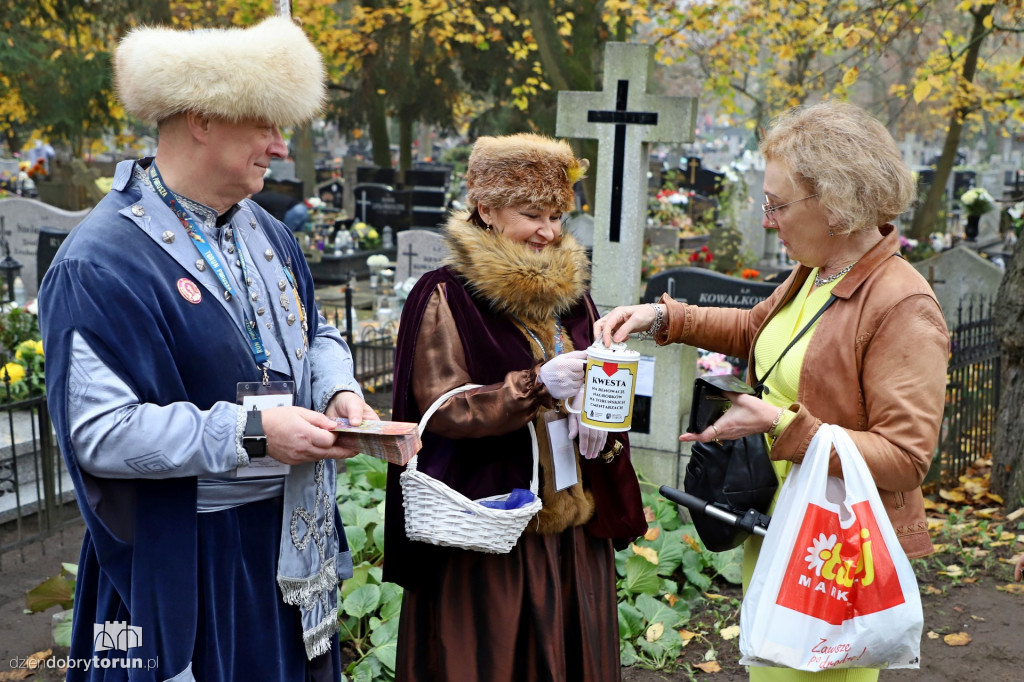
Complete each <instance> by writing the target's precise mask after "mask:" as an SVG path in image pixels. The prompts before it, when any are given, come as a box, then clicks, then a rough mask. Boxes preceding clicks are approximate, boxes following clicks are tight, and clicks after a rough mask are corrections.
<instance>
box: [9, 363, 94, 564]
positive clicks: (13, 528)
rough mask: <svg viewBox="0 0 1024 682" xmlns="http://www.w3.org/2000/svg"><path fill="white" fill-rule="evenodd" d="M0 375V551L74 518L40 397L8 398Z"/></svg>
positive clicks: (69, 492) (68, 481)
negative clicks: (0, 401)
mask: <svg viewBox="0 0 1024 682" xmlns="http://www.w3.org/2000/svg"><path fill="white" fill-rule="evenodd" d="M5 379H6V380H5V381H3V382H2V383H0V400H2V401H3V402H2V404H0V422H2V423H0V443H2V445H0V555H3V554H5V553H7V552H11V551H15V550H21V549H23V548H24V547H25V546H26V545H28V544H30V543H35V542H37V541H39V540H42V539H45V538H47V537H50V536H51V535H54V534H56V533H59V532H60V531H62V530H63V529H64V528H65V527H66V526H68V525H71V524H73V523H75V522H77V521H78V519H79V518H80V514H79V512H78V507H77V506H76V505H75V504H74V488H73V486H72V483H71V479H70V477H69V475H68V473H67V468H66V466H65V464H64V458H63V457H62V456H61V454H60V448H58V447H57V444H56V441H55V436H54V433H53V427H52V425H51V423H50V415H49V412H48V411H47V408H46V398H45V396H43V395H30V396H28V397H22V398H21V399H14V398H15V395H16V394H17V392H15V394H14V395H12V390H11V381H10V378H9V377H6V375H5ZM29 379H30V377H25V381H28V380H29ZM2 569H3V564H2V563H0V570H2Z"/></svg>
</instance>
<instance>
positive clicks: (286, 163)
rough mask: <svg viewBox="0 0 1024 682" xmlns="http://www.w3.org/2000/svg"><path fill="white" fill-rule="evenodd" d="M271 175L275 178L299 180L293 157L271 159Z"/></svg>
mask: <svg viewBox="0 0 1024 682" xmlns="http://www.w3.org/2000/svg"><path fill="white" fill-rule="evenodd" d="M269 168H270V177H271V178H273V179H274V180H298V178H297V177H296V176H295V162H294V161H292V160H291V159H276V158H272V159H270V166H269Z"/></svg>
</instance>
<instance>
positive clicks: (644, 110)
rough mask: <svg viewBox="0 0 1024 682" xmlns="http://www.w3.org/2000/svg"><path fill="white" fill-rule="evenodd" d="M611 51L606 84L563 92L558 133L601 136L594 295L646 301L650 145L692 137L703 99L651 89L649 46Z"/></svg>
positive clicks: (604, 300)
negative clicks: (643, 269)
mask: <svg viewBox="0 0 1024 682" xmlns="http://www.w3.org/2000/svg"><path fill="white" fill-rule="evenodd" d="M604 50H605V52H604V84H605V89H604V91H602V92H560V93H558V113H557V121H556V124H555V132H556V134H557V135H558V136H559V137H575V138H580V137H582V138H596V139H597V141H598V145H597V146H598V158H597V164H596V168H595V169H593V170H592V171H591V172H593V173H596V175H595V178H596V181H597V188H596V197H595V200H594V227H595V229H594V258H593V260H594V270H595V273H594V274H595V277H594V280H593V284H592V287H593V289H592V291H591V295H592V296H593V297H594V301H595V303H597V306H598V308H599V309H601V310H608V309H611V308H613V307H615V306H617V305H632V304H634V303H636V302H637V300H639V288H640V261H641V257H642V254H643V241H644V239H643V230H644V227H645V226H646V224H647V169H648V165H649V163H650V145H651V143H652V142H689V141H691V140H692V139H693V131H694V123H695V119H696V114H697V100H695V99H693V98H690V97H667V96H660V95H652V94H648V92H647V85H648V80H649V79H650V77H651V72H652V70H653V66H654V61H653V60H654V51H653V50H652V49H651V47H650V46H648V45H640V44H635V43H615V42H610V43H606V44H605V48H604Z"/></svg>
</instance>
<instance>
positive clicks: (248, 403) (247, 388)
mask: <svg viewBox="0 0 1024 682" xmlns="http://www.w3.org/2000/svg"><path fill="white" fill-rule="evenodd" d="M238 404H239V405H241V406H242V407H244V408H245V409H246V411H248V410H267V409H270V408H271V407H286V406H289V405H294V404H295V382H294V381H267V382H262V381H243V382H239V384H238ZM289 471H291V465H289V464H284V463H283V462H278V461H277V460H276V459H274V458H273V457H260V458H258V459H250V460H249V466H247V467H239V468H238V469H236V470H235V475H236V476H237V477H238V478H257V477H263V476H286V475H287V474H288V472H289Z"/></svg>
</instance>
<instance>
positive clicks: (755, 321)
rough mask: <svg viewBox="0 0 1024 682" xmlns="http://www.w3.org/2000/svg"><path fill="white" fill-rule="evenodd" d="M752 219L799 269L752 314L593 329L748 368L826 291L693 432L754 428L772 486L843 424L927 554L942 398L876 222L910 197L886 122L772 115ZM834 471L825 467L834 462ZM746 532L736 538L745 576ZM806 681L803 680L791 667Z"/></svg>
mask: <svg viewBox="0 0 1024 682" xmlns="http://www.w3.org/2000/svg"><path fill="white" fill-rule="evenodd" d="M761 151H762V153H763V154H764V156H765V160H766V162H767V165H766V168H765V179H764V193H765V203H764V205H763V208H764V222H763V223H762V225H763V226H764V227H765V228H766V229H772V230H778V233H779V239H780V240H781V241H782V244H783V245H784V246H785V248H786V250H787V251H788V253H789V254H790V256H791V257H793V258H794V259H795V260H796V261H797V262H798V263H799V265H798V266H797V267H796V268H794V270H793V272H792V273H791V274H790V276H789V277H788V278H787V279H786V281H785V282H784V283H783V284H782V285H780V286H779V288H778V289H776V290H775V292H774V293H773V294H772V296H770V297H769V298H768V299H767V300H765V301H763V302H762V303H760V304H759V305H757V306H756V307H754V308H753V309H751V310H739V309H734V308H702V307H698V306H691V305H686V304H683V303H679V302H677V301H675V300H673V299H672V298H670V297H668V296H662V298H661V300H660V301H659V302H658V303H657V304H646V305H638V306H623V307H619V308H615V309H614V310H612V311H611V312H610V313H609V314H608V315H606V316H605V317H603V318H601V319H600V320H598V321H597V322H596V323H595V325H594V331H595V336H603V338H604V340H605V343H609V342H610V341H612V340H614V341H623V340H625V339H626V338H627V336H628V335H629V334H630V333H632V332H641V331H648V332H649V333H651V334H652V335H653V337H654V338H655V340H656V341H657V342H658V344H660V345H664V344H668V343H686V344H689V345H693V346H699V347H701V348H706V349H709V350H714V351H717V352H722V353H726V354H729V355H733V356H739V357H748V358H749V367H751V368H752V369H753V371H754V372H755V373H756V374H755V375H756V376H763V375H764V374H765V372H766V371H767V370H768V368H769V367H771V365H772V363H773V362H775V360H776V359H777V358H778V357H779V355H780V354H781V353H782V351H783V349H784V348H785V347H786V346H787V345H788V344H789V342H790V340H791V339H792V338H793V337H794V336H795V335H796V334H797V333H798V332H799V331H800V330H801V329H803V327H804V325H805V324H807V322H808V321H809V320H810V319H811V318H813V316H814V315H815V313H817V312H818V310H819V309H820V308H821V307H822V306H823V305H824V304H825V302H826V301H827V300H828V299H829V296H830V295H832V296H835V297H836V299H837V300H836V301H835V303H834V304H833V305H832V306H830V307H829V308H828V309H827V310H826V311H825V312H824V314H822V315H821V317H820V318H818V320H817V322H815V323H814V326H812V327H811V328H810V329H809V330H808V332H807V333H806V334H804V335H803V336H802V337H801V338H800V340H799V341H798V342H797V344H796V345H795V346H794V347H793V348H792V349H791V350H790V351H789V352H788V353H786V354H785V356H784V357H783V359H782V360H781V362H780V363H779V365H778V366H777V367H776V368H775V370H774V371H773V372H772V373H771V374H770V375H769V377H768V380H767V382H766V386H767V389H768V390H767V391H765V395H764V397H763V398H758V397H755V396H752V395H740V394H732V393H730V394H728V397H729V398H730V400H732V405H733V406H732V408H731V409H730V410H729V411H728V412H727V413H726V414H725V415H724V416H723V417H722V418H720V419H719V420H718V421H717V422H715V424H714V425H712V426H709V427H708V428H707V429H706V430H705V431H704V432H703V433H684V434H683V435H682V436H680V438H679V439H680V440H681V441H702V442H707V441H711V440H714V439H716V438H718V439H727V440H728V439H736V438H741V437H743V436H746V435H749V434H752V433H764V434H765V435H766V438H767V440H768V445H769V448H770V453H771V458H772V460H773V461H774V462H775V469H776V472H777V474H778V476H779V479H780V483H781V481H783V480H784V479H785V477H786V475H787V474H788V473H789V470H790V468H791V467H792V465H793V464H794V463H799V462H800V461H801V460H802V459H803V457H804V454H805V453H806V451H807V447H808V445H809V443H810V441H811V438H812V437H813V436H814V433H815V432H816V431H817V429H818V427H819V426H820V425H821V424H822V423H829V424H837V425H839V426H842V427H843V428H844V429H846V430H847V432H848V433H849V434H850V436H851V437H852V438H853V440H854V442H855V443H856V444H857V448H858V449H859V450H860V452H861V454H862V455H863V456H864V459H865V461H866V462H867V465H868V468H869V469H870V470H871V473H872V476H873V477H874V480H875V483H876V485H877V486H878V491H879V493H880V494H881V497H882V501H883V503H884V504H885V507H886V511H887V512H888V514H889V519H890V521H892V524H893V527H894V528H895V529H896V534H897V536H898V537H899V539H900V543H901V544H902V546H903V549H904V550H905V551H906V553H907V555H908V556H910V557H920V556H925V555H927V554H929V553H931V551H932V545H931V541H930V540H929V538H928V530H927V523H926V521H925V514H924V498H923V495H922V493H921V483H922V481H923V480H924V477H925V474H926V473H927V472H928V467H929V465H930V464H931V460H932V456H933V454H934V452H935V448H936V445H937V443H938V437H939V425H940V422H941V419H942V411H943V406H944V403H945V387H946V364H947V360H948V356H949V334H948V332H947V330H946V324H945V321H944V319H943V316H942V311H941V309H940V308H939V304H938V301H937V300H936V299H935V295H934V294H933V293H932V291H931V288H930V287H929V286H928V283H927V282H926V281H925V280H924V278H923V277H921V275H920V274H919V273H918V272H917V271H916V270H914V268H913V267H911V266H910V265H909V264H908V263H907V262H906V261H904V260H903V259H902V258H901V257H900V255H899V244H898V234H897V230H896V228H895V227H894V226H893V225H892V224H891V221H893V220H894V219H895V218H896V217H897V216H899V215H900V214H901V213H903V212H904V211H905V210H906V209H907V208H908V207H909V206H910V204H911V202H912V201H913V200H914V197H915V193H916V187H915V182H914V178H913V175H912V174H911V171H910V169H909V168H907V166H906V165H905V164H904V163H903V160H902V157H901V154H900V151H899V149H898V147H897V146H896V143H895V141H894V140H893V139H892V136H891V135H890V134H889V132H888V131H887V130H886V129H885V128H884V127H883V126H882V125H881V124H880V123H879V122H878V121H877V120H875V119H874V118H872V117H871V116H869V115H868V114H867V113H865V112H864V111H863V110H861V109H859V108H858V107H855V106H853V105H851V104H847V103H842V102H825V103H821V104H817V105H814V106H809V107H799V108H796V109H793V110H791V111H789V112H787V113H786V114H784V115H783V116H782V117H780V118H779V119H778V120H777V121H776V122H775V123H774V125H773V127H772V128H771V129H770V130H769V132H768V133H767V135H766V137H765V138H764V140H763V141H762V142H761ZM833 467H834V468H833V473H835V474H837V475H838V474H839V473H840V470H839V468H838V463H837V462H836V458H835V457H833ZM760 546H761V539H760V538H751V539H750V540H748V541H747V543H746V547H745V552H744V576H745V578H746V579H749V576H750V573H751V572H752V570H753V565H754V562H755V561H756V558H757V553H758V551H759V550H760ZM811 674H812V673H799V672H797V671H795V670H782V669H775V668H753V667H752V668H750V679H751V680H754V681H760V680H775V679H778V680H787V681H788V680H801V679H805V678H804V677H803V676H804V675H811ZM813 675H814V678H813V679H814V680H815V682H834V681H839V680H848V681H854V680H856V681H857V682H860V681H862V680H877V677H878V671H877V670H866V669H847V670H831V671H827V672H819V673H813ZM806 679H810V678H806Z"/></svg>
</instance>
